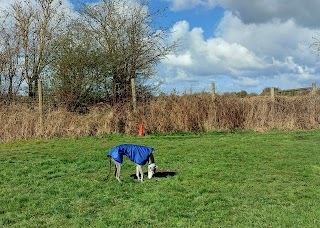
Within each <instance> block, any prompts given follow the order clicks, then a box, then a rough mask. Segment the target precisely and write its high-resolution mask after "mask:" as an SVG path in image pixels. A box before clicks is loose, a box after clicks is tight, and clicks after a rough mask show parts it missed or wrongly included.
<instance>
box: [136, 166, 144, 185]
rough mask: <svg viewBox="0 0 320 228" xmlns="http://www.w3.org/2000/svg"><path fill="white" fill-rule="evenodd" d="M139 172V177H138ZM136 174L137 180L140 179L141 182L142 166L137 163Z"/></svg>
mask: <svg viewBox="0 0 320 228" xmlns="http://www.w3.org/2000/svg"><path fill="white" fill-rule="evenodd" d="M139 174H140V176H141V178H139ZM136 175H137V177H138V180H141V182H143V171H142V166H141V165H137V167H136Z"/></svg>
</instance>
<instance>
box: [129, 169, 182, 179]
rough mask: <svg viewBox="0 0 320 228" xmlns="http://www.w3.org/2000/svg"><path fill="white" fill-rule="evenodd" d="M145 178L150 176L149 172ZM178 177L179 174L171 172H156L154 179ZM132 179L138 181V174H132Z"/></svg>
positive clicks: (145, 174)
mask: <svg viewBox="0 0 320 228" xmlns="http://www.w3.org/2000/svg"><path fill="white" fill-rule="evenodd" d="M143 175H144V176H148V172H145V173H143ZM175 175H177V172H171V171H165V172H156V173H155V174H153V177H155V178H167V177H173V176H175ZM130 177H132V178H134V179H138V178H137V176H136V174H135V173H134V174H131V175H130Z"/></svg>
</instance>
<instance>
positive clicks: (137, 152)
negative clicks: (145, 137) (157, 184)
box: [107, 144, 158, 182]
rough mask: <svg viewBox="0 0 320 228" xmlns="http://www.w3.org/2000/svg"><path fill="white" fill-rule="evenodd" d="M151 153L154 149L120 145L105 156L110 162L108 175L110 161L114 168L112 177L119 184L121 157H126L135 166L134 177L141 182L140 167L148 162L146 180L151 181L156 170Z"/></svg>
mask: <svg viewBox="0 0 320 228" xmlns="http://www.w3.org/2000/svg"><path fill="white" fill-rule="evenodd" d="M153 151H154V148H151V147H147V146H141V145H134V144H122V145H118V146H116V147H114V148H112V149H111V150H110V151H109V153H108V155H107V156H108V157H109V160H110V170H109V175H110V173H111V161H112V162H113V163H114V164H115V168H116V170H115V173H114V175H115V177H116V179H117V180H118V181H119V182H121V180H120V171H121V166H122V163H123V155H126V156H127V157H128V158H129V159H130V160H131V161H132V162H134V163H135V164H136V176H137V178H138V180H140V181H141V182H143V171H142V166H143V165H145V164H146V163H147V162H148V178H149V179H151V178H152V177H153V175H154V174H155V172H156V169H157V168H158V167H157V166H156V164H155V162H154V157H153V154H152V152H153ZM109 175H108V177H109Z"/></svg>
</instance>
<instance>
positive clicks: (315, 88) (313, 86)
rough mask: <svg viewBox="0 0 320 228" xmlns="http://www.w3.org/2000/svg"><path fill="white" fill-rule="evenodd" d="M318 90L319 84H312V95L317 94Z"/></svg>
mask: <svg viewBox="0 0 320 228" xmlns="http://www.w3.org/2000/svg"><path fill="white" fill-rule="evenodd" d="M316 90H317V84H316V83H315V82H312V93H315V92H316Z"/></svg>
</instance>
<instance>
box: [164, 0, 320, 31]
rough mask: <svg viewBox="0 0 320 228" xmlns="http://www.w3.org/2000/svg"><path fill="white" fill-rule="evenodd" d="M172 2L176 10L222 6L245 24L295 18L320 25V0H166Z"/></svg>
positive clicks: (298, 20) (313, 25) (311, 24)
mask: <svg viewBox="0 0 320 228" xmlns="http://www.w3.org/2000/svg"><path fill="white" fill-rule="evenodd" d="M166 1H168V2H171V8H172V9H173V10H175V11H178V10H185V9H191V8H194V7H196V6H199V5H200V6H204V7H206V8H208V7H211V8H214V7H216V6H221V7H223V8H225V9H228V10H230V11H232V12H236V13H239V15H241V20H242V21H243V22H244V23H245V24H250V23H265V22H267V21H270V19H275V18H278V19H279V20H280V21H287V20H289V19H294V20H295V21H296V23H297V24H299V25H302V26H306V27H320V24H319V20H320V14H319V13H318V9H319V8H320V1H319V0H308V1H301V0H258V1H253V0H241V1H239V0H166Z"/></svg>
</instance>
